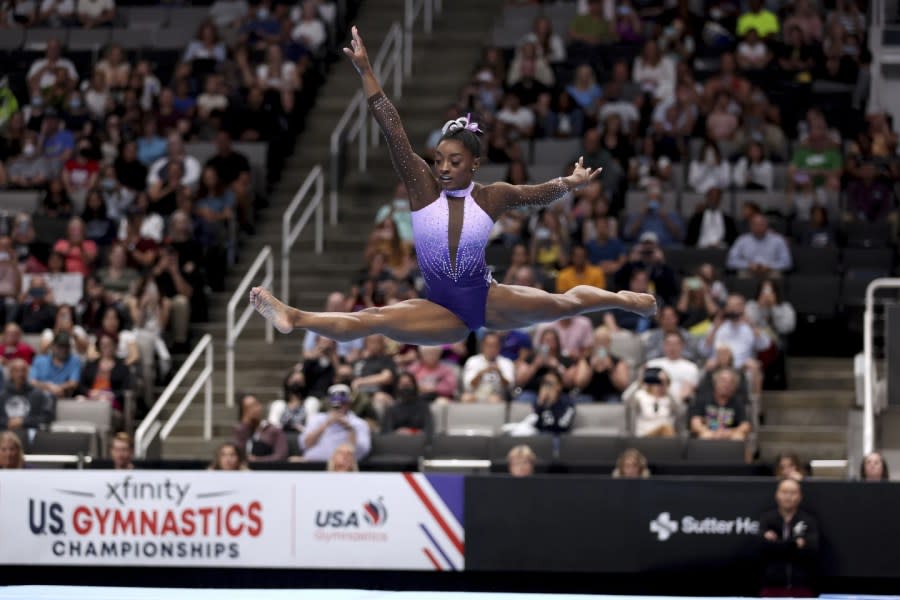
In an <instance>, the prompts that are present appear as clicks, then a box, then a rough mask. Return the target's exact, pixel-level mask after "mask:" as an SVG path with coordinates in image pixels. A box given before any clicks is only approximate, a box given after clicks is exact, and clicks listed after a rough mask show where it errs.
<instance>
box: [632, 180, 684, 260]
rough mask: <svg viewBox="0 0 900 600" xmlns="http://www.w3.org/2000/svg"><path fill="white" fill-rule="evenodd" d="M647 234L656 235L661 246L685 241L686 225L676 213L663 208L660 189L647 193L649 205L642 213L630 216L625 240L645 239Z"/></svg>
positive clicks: (646, 205) (645, 206)
mask: <svg viewBox="0 0 900 600" xmlns="http://www.w3.org/2000/svg"><path fill="white" fill-rule="evenodd" d="M647 233H653V234H655V235H656V240H657V242H658V243H659V245H660V246H663V247H665V246H671V245H673V244H680V243H681V242H682V241H683V240H684V223H683V222H682V220H681V217H680V216H678V214H676V213H675V212H672V211H669V210H668V209H666V207H665V206H663V199H662V194H661V193H660V191H659V189H658V188H652V189H650V190H648V191H647V203H646V204H645V205H644V208H643V209H642V210H641V212H638V213H632V214H630V215H628V219H627V221H626V224H625V239H626V240H634V239H640V238H643V236H644V235H645V234H647Z"/></svg>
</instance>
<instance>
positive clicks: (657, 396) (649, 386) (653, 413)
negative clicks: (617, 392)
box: [627, 367, 679, 437]
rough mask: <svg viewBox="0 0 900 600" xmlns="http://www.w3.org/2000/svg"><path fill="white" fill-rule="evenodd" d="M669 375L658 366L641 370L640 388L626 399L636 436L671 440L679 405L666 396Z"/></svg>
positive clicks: (667, 394) (669, 395) (667, 393)
mask: <svg viewBox="0 0 900 600" xmlns="http://www.w3.org/2000/svg"><path fill="white" fill-rule="evenodd" d="M669 388H670V382H669V376H668V375H667V374H666V372H665V371H664V370H663V369H662V368H659V367H649V368H647V369H646V370H645V371H644V377H643V380H642V382H641V386H640V387H639V388H638V389H637V390H635V392H634V393H633V394H631V396H629V397H628V399H627V402H628V404H630V405H631V406H632V409H633V410H634V434H635V435H636V436H637V437H674V436H675V417H676V416H677V415H678V410H679V405H678V404H679V403H678V401H677V400H676V399H675V398H674V397H673V396H672V395H671V394H670V393H669V391H668V390H669Z"/></svg>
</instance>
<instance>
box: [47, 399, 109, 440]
mask: <svg viewBox="0 0 900 600" xmlns="http://www.w3.org/2000/svg"><path fill="white" fill-rule="evenodd" d="M111 426H112V405H111V404H110V403H109V402H99V401H85V402H79V401H78V400H58V401H57V402H56V420H54V421H53V425H52V426H51V430H52V431H85V432H88V433H97V434H100V436H101V437H105V436H106V434H107V433H109V430H110V428H111Z"/></svg>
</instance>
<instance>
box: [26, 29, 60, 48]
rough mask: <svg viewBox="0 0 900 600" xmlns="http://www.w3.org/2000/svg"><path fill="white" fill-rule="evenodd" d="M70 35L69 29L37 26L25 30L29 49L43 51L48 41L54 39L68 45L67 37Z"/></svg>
mask: <svg viewBox="0 0 900 600" xmlns="http://www.w3.org/2000/svg"><path fill="white" fill-rule="evenodd" d="M68 37H69V30H68V29H52V28H43V27H36V28H34V29H27V30H26V31H25V48H26V49H28V50H38V51H43V50H44V48H45V47H46V46H47V42H49V41H50V40H52V39H56V40H59V43H60V44H62V45H63V46H65V45H66V39H67V38H68Z"/></svg>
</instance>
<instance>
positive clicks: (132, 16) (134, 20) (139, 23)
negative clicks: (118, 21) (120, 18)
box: [125, 6, 169, 30]
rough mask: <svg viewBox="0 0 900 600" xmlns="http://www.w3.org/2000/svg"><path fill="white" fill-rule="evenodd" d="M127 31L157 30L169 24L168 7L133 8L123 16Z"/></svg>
mask: <svg viewBox="0 0 900 600" xmlns="http://www.w3.org/2000/svg"><path fill="white" fill-rule="evenodd" d="M125 20H126V22H127V23H128V28H129V29H151V30H158V29H162V28H163V27H165V26H166V25H167V24H168V22H169V7H168V6H133V7H131V8H129V9H128V11H127V12H126V14H125Z"/></svg>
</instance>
